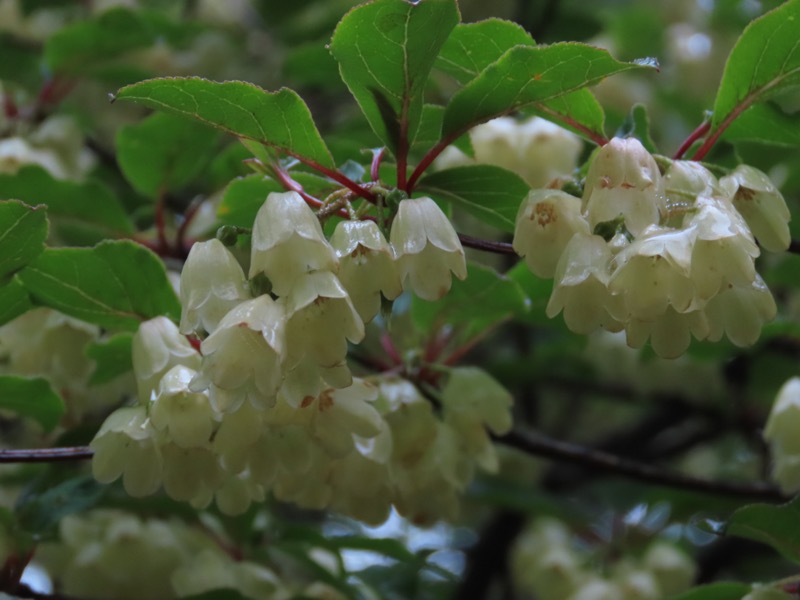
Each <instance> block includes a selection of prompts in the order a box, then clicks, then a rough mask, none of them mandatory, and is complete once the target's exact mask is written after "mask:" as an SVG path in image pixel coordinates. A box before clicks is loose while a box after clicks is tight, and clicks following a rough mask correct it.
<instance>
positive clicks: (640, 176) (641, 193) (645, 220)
mask: <svg viewBox="0 0 800 600" xmlns="http://www.w3.org/2000/svg"><path fill="white" fill-rule="evenodd" d="M583 206H584V209H585V210H586V213H587V216H588V219H589V226H590V228H591V230H592V231H594V228H595V227H596V226H597V225H598V224H599V223H603V222H606V221H614V220H616V219H618V218H623V219H624V221H625V227H626V228H627V229H628V231H629V232H630V233H632V234H633V235H634V236H638V235H640V234H641V233H642V232H643V231H644V230H645V229H646V228H647V227H649V226H650V225H654V224H658V222H659V218H660V216H661V214H662V213H664V212H666V197H665V196H664V182H663V180H662V177H661V173H660V171H659V170H658V165H657V164H656V161H655V159H654V158H653V157H652V156H651V154H650V153H649V152H648V151H647V150H646V149H645V148H644V146H642V144H641V142H639V141H638V140H636V139H634V138H625V139H622V138H614V139H612V140H611V141H610V142H609V143H608V144H606V145H605V146H603V147H602V148H600V150H599V151H598V152H597V155H596V156H595V157H594V160H593V161H592V164H591V165H590V167H589V172H588V173H587V174H586V186H585V187H584V191H583Z"/></svg>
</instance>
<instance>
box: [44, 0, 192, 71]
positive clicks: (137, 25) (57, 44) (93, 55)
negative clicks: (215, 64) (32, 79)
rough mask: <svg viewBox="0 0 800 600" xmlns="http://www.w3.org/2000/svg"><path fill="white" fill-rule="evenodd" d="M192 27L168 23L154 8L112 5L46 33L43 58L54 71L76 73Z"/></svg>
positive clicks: (181, 35) (178, 37)
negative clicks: (138, 9) (144, 9)
mask: <svg viewBox="0 0 800 600" xmlns="http://www.w3.org/2000/svg"><path fill="white" fill-rule="evenodd" d="M196 30H197V27H196V26H195V25H192V24H188V25H187V24H176V23H172V22H170V21H169V19H167V18H166V17H165V16H164V15H161V14H159V13H158V12H151V11H132V10H128V9H126V8H113V9H111V10H107V11H104V12H102V13H100V14H99V15H97V16H96V17H94V18H93V19H88V20H81V21H77V22H75V23H72V24H70V25H68V26H66V27H64V28H63V29H60V30H59V31H57V32H56V33H54V34H53V35H52V36H50V37H49V38H48V39H47V42H46V43H45V47H44V60H45V63H46V64H47V65H48V67H49V68H50V69H51V70H52V71H54V72H58V73H65V74H70V75H77V74H79V73H86V72H90V71H92V70H94V69H96V68H97V65H98V63H100V62H102V61H107V60H109V59H112V58H116V57H118V56H120V55H121V54H123V53H124V52H127V51H129V50H134V49H136V48H143V47H146V46H150V45H151V44H154V43H155V42H156V41H158V40H160V39H166V40H167V41H171V42H176V43H177V42H181V41H184V40H185V39H186V38H189V37H190V36H191V35H193V34H194V33H195V32H196Z"/></svg>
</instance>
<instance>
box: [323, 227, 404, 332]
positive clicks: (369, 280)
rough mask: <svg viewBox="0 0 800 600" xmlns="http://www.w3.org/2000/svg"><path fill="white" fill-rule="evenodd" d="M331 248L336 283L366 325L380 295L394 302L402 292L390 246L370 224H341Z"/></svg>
mask: <svg viewBox="0 0 800 600" xmlns="http://www.w3.org/2000/svg"><path fill="white" fill-rule="evenodd" d="M331 246H333V249H334V250H335V251H336V256H337V257H338V258H339V272H338V277H339V281H340V282H341V283H342V285H343V286H344V288H345V289H346V290H347V293H348V294H349V295H350V300H351V301H352V302H353V306H354V307H355V309H356V311H358V314H359V315H360V316H361V319H362V320H363V321H364V323H368V322H369V321H371V320H372V319H373V317H375V315H377V314H378V311H379V310H380V308H381V294H383V296H384V297H385V298H386V299H388V300H394V299H395V298H397V297H398V296H399V295H400V293H401V292H402V291H403V287H402V285H401V282H400V275H399V273H398V272H397V266H396V265H395V263H394V256H393V254H392V247H391V246H390V245H389V242H387V241H386V238H385V237H383V234H382V233H381V230H380V229H379V228H378V225H377V224H376V223H374V222H373V221H342V222H341V223H339V224H338V225H337V226H336V230H335V231H334V232H333V235H332V236H331Z"/></svg>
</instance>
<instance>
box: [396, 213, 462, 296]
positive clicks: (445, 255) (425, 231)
mask: <svg viewBox="0 0 800 600" xmlns="http://www.w3.org/2000/svg"><path fill="white" fill-rule="evenodd" d="M389 237H390V241H391V244H392V248H393V249H394V253H395V257H396V260H397V269H398V271H399V273H400V278H401V279H402V281H403V289H411V290H412V291H413V292H414V293H415V294H416V295H417V296H419V297H420V298H422V299H423V300H438V299H439V298H442V297H443V296H444V295H445V294H447V292H449V291H450V286H451V284H452V279H451V275H450V273H451V271H452V273H453V274H454V275H455V276H456V277H458V278H459V279H465V278H466V276H467V264H466V260H465V258H464V249H463V248H462V246H461V241H460V240H459V239H458V235H457V234H456V232H455V229H453V225H452V224H451V223H450V220H449V219H448V218H447V216H446V215H445V214H444V213H443V212H442V210H441V209H440V208H439V207H438V206H437V205H436V203H435V202H434V201H433V200H431V199H430V198H414V199H407V200H403V201H402V202H400V207H399V208H398V210H397V215H395V218H394V222H393V223H392V230H391V232H390V234H389Z"/></svg>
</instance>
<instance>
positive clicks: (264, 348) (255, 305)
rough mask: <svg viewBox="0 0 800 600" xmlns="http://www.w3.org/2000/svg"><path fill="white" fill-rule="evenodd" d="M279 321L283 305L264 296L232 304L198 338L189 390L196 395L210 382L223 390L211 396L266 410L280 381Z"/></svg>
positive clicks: (224, 408)
mask: <svg viewBox="0 0 800 600" xmlns="http://www.w3.org/2000/svg"><path fill="white" fill-rule="evenodd" d="M285 320H286V314H285V311H284V308H283V305H282V304H280V303H278V302H275V301H274V300H272V298H270V297H269V296H268V295H263V296H259V297H258V298H254V299H252V300H247V301H246V302H242V303H241V304H239V305H238V306H236V307H235V308H234V309H233V310H231V311H230V312H229V313H228V314H227V315H225V317H223V319H222V321H220V323H219V326H218V327H217V329H216V330H215V331H214V333H212V334H211V335H210V336H208V337H207V338H206V339H205V340H203V343H202V345H201V350H202V352H203V366H202V369H199V372H198V374H197V376H196V377H195V379H194V381H193V382H192V385H191V389H193V390H197V391H200V390H203V389H208V388H209V387H210V386H211V385H212V384H213V385H214V386H215V387H216V388H219V390H222V392H223V393H222V394H219V395H218V396H213V397H215V398H216V397H225V396H226V394H225V392H227V393H228V394H229V395H232V397H233V398H236V397H238V399H239V400H242V399H244V398H248V399H249V400H250V402H252V403H253V405H254V406H272V405H273V404H274V403H275V396H276V394H277V393H278V388H279V387H280V385H281V381H282V379H283V371H282V368H281V363H282V361H283V359H284V354H285V349H284V347H285V334H284V329H285ZM212 394H214V390H212ZM229 397H231V396H229ZM225 404H227V403H225ZM237 405H238V402H236V401H233V402H232V405H222V406H218V408H219V409H220V410H222V411H228V410H235V408H236V406H237Z"/></svg>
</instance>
